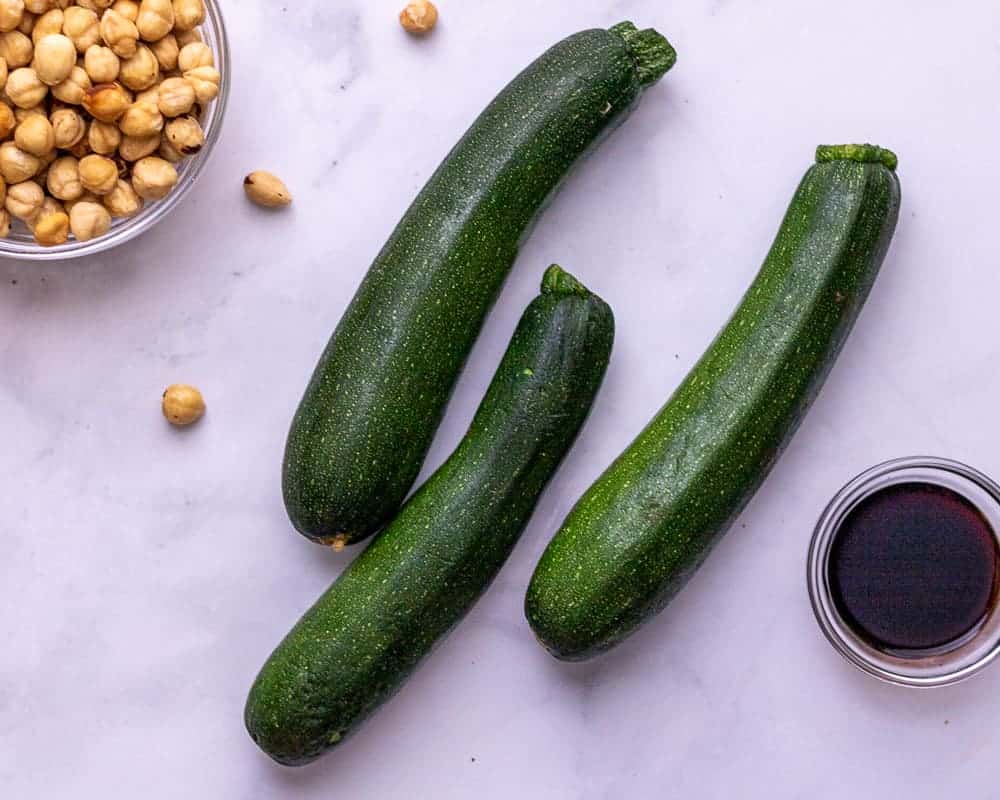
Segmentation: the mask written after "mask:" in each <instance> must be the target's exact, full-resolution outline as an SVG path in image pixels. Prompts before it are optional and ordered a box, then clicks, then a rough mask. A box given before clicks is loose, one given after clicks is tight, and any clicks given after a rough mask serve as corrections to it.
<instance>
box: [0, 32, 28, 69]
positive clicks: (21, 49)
mask: <svg viewBox="0 0 1000 800" xmlns="http://www.w3.org/2000/svg"><path fill="white" fill-rule="evenodd" d="M34 55H35V45H34V44H32V42H31V39H29V38H28V37H27V36H25V35H24V34H23V33H21V32H20V31H7V33H0V58H2V59H3V60H4V61H6V62H7V67H8V68H9V69H17V68H18V67H26V66H28V64H30V63H31V59H32V57H33V56H34Z"/></svg>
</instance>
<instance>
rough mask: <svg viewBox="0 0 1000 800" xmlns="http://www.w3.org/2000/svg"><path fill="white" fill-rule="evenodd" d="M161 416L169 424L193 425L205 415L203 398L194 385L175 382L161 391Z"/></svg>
mask: <svg viewBox="0 0 1000 800" xmlns="http://www.w3.org/2000/svg"><path fill="white" fill-rule="evenodd" d="M162 405H163V416H164V417H166V418H167V422H169V423H170V424H171V425H177V426H181V427H183V426H185V425H193V424H194V423H195V422H197V421H198V420H200V419H201V418H202V417H203V416H204V415H205V398H204V397H202V395H201V392H199V391H198V390H197V389H196V388H195V387H194V386H188V385H187V384H182V383H181V384H178V383H175V384H174V385H173V386H168V387H167V390H166V391H165V392H164V393H163V403H162Z"/></svg>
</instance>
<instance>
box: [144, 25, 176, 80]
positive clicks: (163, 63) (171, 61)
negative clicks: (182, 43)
mask: <svg viewBox="0 0 1000 800" xmlns="http://www.w3.org/2000/svg"><path fill="white" fill-rule="evenodd" d="M149 49H150V50H152V51H153V55H154V56H156V60H157V61H158V62H159V63H160V69H161V70H163V71H164V72H169V71H170V70H172V69H177V56H178V54H179V53H180V50H181V49H180V47H179V46H178V45H177V37H176V36H174V35H173V34H172V33H168V34H167V35H166V36H164V37H163V38H162V39H160V41H158V42H153V43H152V44H150V45H149Z"/></svg>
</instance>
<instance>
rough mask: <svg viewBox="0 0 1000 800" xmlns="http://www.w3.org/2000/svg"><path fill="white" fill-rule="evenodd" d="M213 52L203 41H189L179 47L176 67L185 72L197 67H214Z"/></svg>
mask: <svg viewBox="0 0 1000 800" xmlns="http://www.w3.org/2000/svg"><path fill="white" fill-rule="evenodd" d="M214 66H215V54H214V53H212V48H211V47H209V46H208V45H207V44H205V43H204V42H191V44H186V45H184V47H182V48H181V51H180V53H178V55H177V69H179V70H180V71H181V72H187V71H188V70H189V69H197V68H198V67H214Z"/></svg>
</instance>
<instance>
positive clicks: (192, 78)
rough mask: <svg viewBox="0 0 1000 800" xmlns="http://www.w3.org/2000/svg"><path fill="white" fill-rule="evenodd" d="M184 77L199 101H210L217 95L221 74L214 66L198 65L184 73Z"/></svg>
mask: <svg viewBox="0 0 1000 800" xmlns="http://www.w3.org/2000/svg"><path fill="white" fill-rule="evenodd" d="M184 78H185V79H186V80H187V81H188V82H189V83H190V84H191V86H192V88H194V96H195V97H196V98H197V100H198V102H199V103H202V104H204V103H210V102H211V101H212V100H214V99H215V98H216V97H218V96H219V82H220V81H221V76H220V75H219V71H218V70H217V69H216V68H215V67H198V68H196V69H192V70H188V71H187V72H185V73H184Z"/></svg>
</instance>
